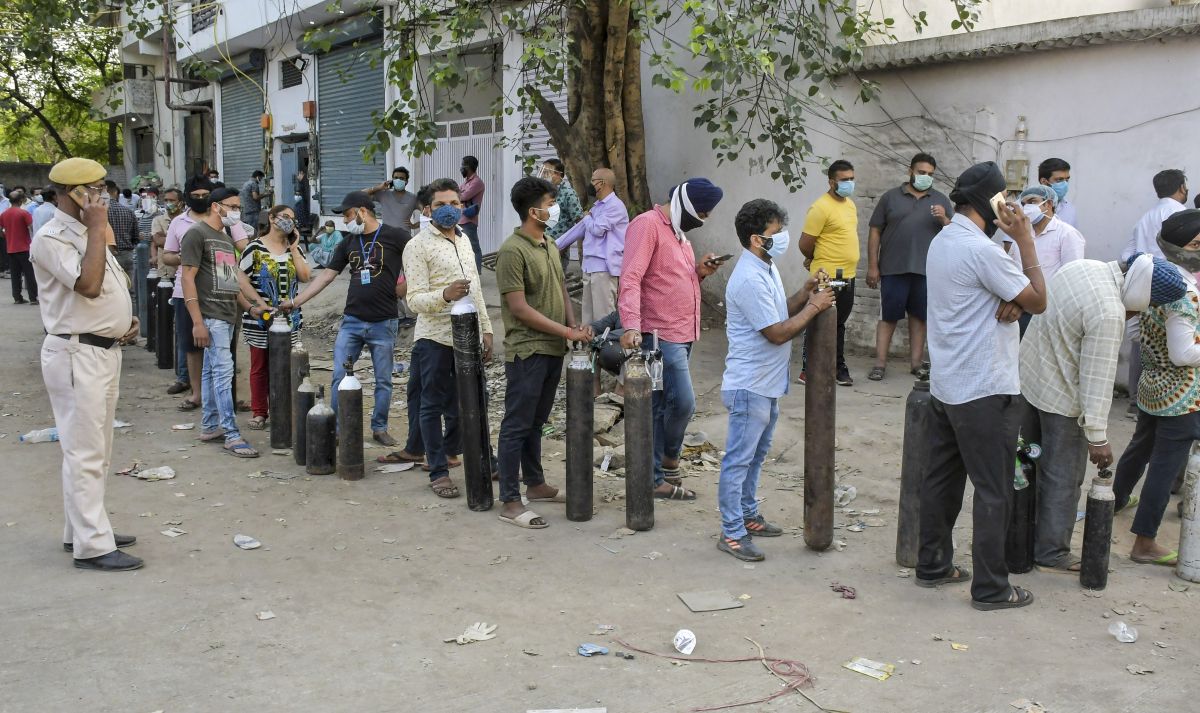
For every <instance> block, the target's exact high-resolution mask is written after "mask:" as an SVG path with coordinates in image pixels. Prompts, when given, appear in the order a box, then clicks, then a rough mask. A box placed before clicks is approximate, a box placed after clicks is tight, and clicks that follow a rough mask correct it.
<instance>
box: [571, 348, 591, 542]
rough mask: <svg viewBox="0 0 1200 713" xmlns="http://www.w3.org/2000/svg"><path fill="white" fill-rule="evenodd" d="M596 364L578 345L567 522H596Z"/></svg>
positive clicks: (573, 371)
mask: <svg viewBox="0 0 1200 713" xmlns="http://www.w3.org/2000/svg"><path fill="white" fill-rule="evenodd" d="M592 382H593V372H592V360H591V359H589V358H588V353H587V351H586V350H584V349H583V348H582V345H579V344H577V345H576V347H575V349H572V350H571V360H570V362H568V364H567V482H566V484H567V519H568V520H571V521H573V522H584V521H587V520H591V519H592V468H593V465H592V451H593V448H592V445H593V440H592V433H593V431H594V428H593V425H594V423H595V411H594V408H593V406H594V404H595V400H594V399H593V398H592V390H593V385H592Z"/></svg>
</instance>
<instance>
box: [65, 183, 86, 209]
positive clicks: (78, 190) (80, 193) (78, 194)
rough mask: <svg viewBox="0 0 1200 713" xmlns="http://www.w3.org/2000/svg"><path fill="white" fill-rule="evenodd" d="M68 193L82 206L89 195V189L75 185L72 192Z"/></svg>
mask: <svg viewBox="0 0 1200 713" xmlns="http://www.w3.org/2000/svg"><path fill="white" fill-rule="evenodd" d="M67 195H69V196H71V198H72V199H73V200H74V201H75V203H77V204H78V205H79V206H80V207H81V208H82V207H83V201H84V200H85V199H86V197H87V191H85V190H84V189H83V186H75V187H74V188H72V189H71V191H70V193H68V194H67Z"/></svg>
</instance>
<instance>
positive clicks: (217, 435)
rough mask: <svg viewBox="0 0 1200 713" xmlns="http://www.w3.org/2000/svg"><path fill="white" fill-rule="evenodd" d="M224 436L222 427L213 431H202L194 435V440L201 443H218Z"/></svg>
mask: <svg viewBox="0 0 1200 713" xmlns="http://www.w3.org/2000/svg"><path fill="white" fill-rule="evenodd" d="M224 438H225V429H223V428H218V429H217V430H215V431H203V432H201V433H200V435H199V436H196V440H197V441H200V442H202V443H218V442H220V441H222V440H224Z"/></svg>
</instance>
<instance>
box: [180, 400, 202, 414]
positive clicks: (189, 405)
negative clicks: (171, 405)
mask: <svg viewBox="0 0 1200 713" xmlns="http://www.w3.org/2000/svg"><path fill="white" fill-rule="evenodd" d="M175 408H177V409H179V410H180V411H195V410H196V409H198V408H200V404H198V403H196V402H195V401H192V400H191V399H184V400H183V401H180V402H179V405H178V406H176V407H175Z"/></svg>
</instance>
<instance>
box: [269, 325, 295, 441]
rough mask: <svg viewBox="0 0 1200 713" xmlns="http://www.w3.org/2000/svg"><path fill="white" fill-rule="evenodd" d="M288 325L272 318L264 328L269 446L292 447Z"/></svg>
mask: <svg viewBox="0 0 1200 713" xmlns="http://www.w3.org/2000/svg"><path fill="white" fill-rule="evenodd" d="M291 359H292V328H291V324H289V323H288V320H286V319H276V320H273V321H272V322H271V328H270V329H269V330H267V376H268V384H269V396H268V404H269V409H270V412H271V447H272V448H291V447H292V361H291Z"/></svg>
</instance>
